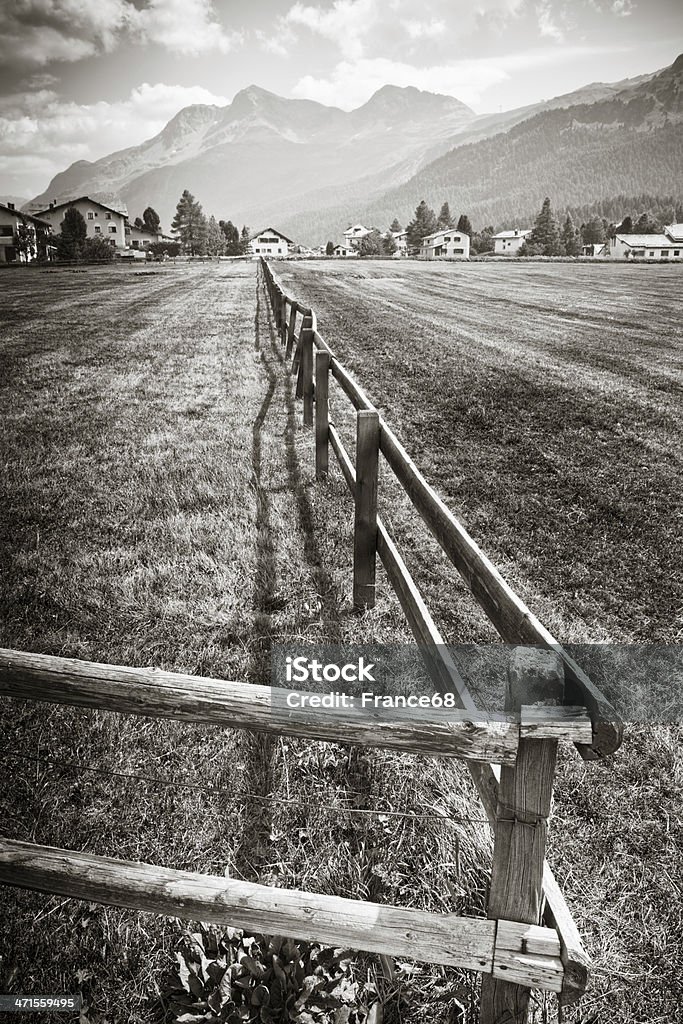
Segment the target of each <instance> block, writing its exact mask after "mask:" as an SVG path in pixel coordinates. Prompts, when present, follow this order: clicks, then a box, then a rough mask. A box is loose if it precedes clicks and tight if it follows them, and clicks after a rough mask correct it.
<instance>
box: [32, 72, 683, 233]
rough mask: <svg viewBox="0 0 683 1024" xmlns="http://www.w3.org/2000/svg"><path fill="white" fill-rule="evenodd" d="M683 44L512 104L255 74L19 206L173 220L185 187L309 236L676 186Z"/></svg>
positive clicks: (682, 145) (682, 161)
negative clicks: (336, 89) (639, 66)
mask: <svg viewBox="0 0 683 1024" xmlns="http://www.w3.org/2000/svg"><path fill="white" fill-rule="evenodd" d="M682 79H683V56H681V57H678V58H677V60H676V61H675V62H674V63H673V64H672V65H671V66H670V67H668V68H665V69H663V70H662V71H659V72H654V73H653V74H649V75H641V76H640V77H638V78H634V79H629V80H626V81H623V82H617V83H612V84H609V83H593V84H591V85H588V86H585V87H584V88H582V89H579V90H577V91H575V92H573V93H569V94H566V95H564V96H559V97H556V98H555V99H552V100H549V101H546V102H544V103H539V104H535V105H532V106H529V107H524V108H520V109H518V110H512V111H507V112H505V113H499V114H491V115H479V116H477V115H475V114H474V112H473V111H472V110H470V108H469V107H467V106H466V105H465V104H464V103H461V102H460V101H459V100H457V99H455V98H454V97H452V96H444V95H440V94H438V93H431V92H423V91H420V90H418V89H414V88H410V87H409V88H399V87H396V86H391V85H387V86H384V87H383V88H382V89H380V90H379V91H378V92H376V93H375V94H374V95H373V96H372V97H371V98H370V99H369V100H368V101H367V103H365V104H364V105H363V106H361V107H359V108H357V109H356V110H352V111H348V112H347V111H343V110H340V109H338V108H335V107H327V106H323V105H322V104H319V103H315V102H313V101H310V100H294V99H285V98H282V97H280V96H276V95H275V94H274V93H271V92H268V91H266V90H265V89H260V88H258V87H257V86H250V87H249V88H247V89H244V90H242V91H241V92H239V93H237V95H236V96H235V98H234V99H233V101H232V103H230V104H228V105H227V106H225V107H218V106H209V105H193V106H190V107H186V108H184V109H183V110H181V111H180V112H179V113H178V114H177V115H176V116H175V117H174V118H173V119H172V120H171V121H169V123H168V124H167V125H166V127H165V128H164V129H163V130H162V131H161V132H160V133H159V134H158V135H156V136H154V138H152V139H149V140H147V141H146V142H143V143H142V144H141V145H139V146H133V147H130V148H129V149H124V150H120V151H118V152H116V153H112V154H111V155H109V156H106V157H103V158H102V159H100V160H97V161H94V162H89V161H84V160H81V161H77V162H76V163H74V164H72V165H71V166H70V167H69V168H67V169H66V170H65V171H63V172H61V173H60V174H57V175H56V176H55V177H54V178H53V180H52V181H51V182H50V185H49V186H48V188H47V189H46V190H45V192H43V193H41V195H39V196H36V197H35V198H34V199H33V200H32V201H31V202H30V203H29V204H27V207H30V208H31V209H36V208H39V207H41V206H42V207H46V206H47V205H48V202H49V201H52V200H57V201H64V200H67V199H69V198H75V197H76V196H79V195H85V194H88V195H91V196H92V195H98V196H100V197H101V198H105V199H109V200H110V201H111V199H112V197H114V196H116V197H120V198H121V199H122V200H123V201H124V202H125V204H126V206H127V208H128V211H129V214H130V216H131V217H134V216H139V215H140V214H141V213H142V211H143V209H144V208H145V207H146V206H149V205H151V206H153V207H154V208H155V209H156V210H157V211H158V212H159V214H160V215H161V219H162V224H163V226H164V227H166V228H167V229H168V226H169V225H170V221H171V219H172V217H173V213H174V210H175V205H176V203H177V201H178V198H179V196H180V194H181V192H182V191H183V189H185V188H188V189H189V190H190V191H191V192H192V193H193V194H194V195H195V196H196V198H197V199H198V200H199V201H200V202H201V203H202V205H203V207H204V210H205V211H206V213H207V214H211V213H213V214H214V215H215V216H216V217H217V218H224V219H226V220H227V219H231V220H233V221H234V222H235V223H239V224H242V223H247V224H250V225H251V226H252V227H253V228H255V229H261V228H263V227H265V226H267V225H272V226H274V227H276V228H278V229H280V230H282V231H284V232H285V233H286V234H288V235H289V236H290V237H292V238H294V239H295V240H297V241H301V242H305V243H308V244H317V243H320V242H325V241H326V240H327V239H328V238H331V239H334V240H338V239H339V238H340V237H341V234H342V232H343V231H344V229H345V228H346V227H347V226H348V224H349V223H350V222H351V221H359V220H360V221H362V222H363V223H366V224H367V225H368V226H370V225H377V226H378V227H379V228H380V229H382V230H386V228H387V227H388V225H389V223H390V222H391V221H392V220H393V218H394V217H396V216H397V217H398V218H399V220H401V221H402V222H404V223H405V222H406V221H407V220H408V219H410V217H411V216H412V213H413V211H414V209H415V206H416V205H417V203H418V202H419V201H420V200H421V199H422V198H425V199H426V200H427V201H428V202H429V203H430V204H431V205H434V206H436V207H437V208H438V206H440V205H441V203H442V202H443V201H444V200H448V202H449V204H450V206H451V210H452V211H453V212H454V213H456V215H457V213H461V212H465V213H467V214H468V215H469V217H470V219H471V220H472V221H473V223H474V225H475V228H476V227H481V226H483V225H484V224H489V223H491V224H494V225H496V226H500V225H507V224H513V223H514V224H520V223H522V222H528V220H529V218H530V217H532V216H533V215H534V213H535V212H537V210H538V208H539V207H540V204H541V202H542V200H543V197H544V196H545V195H550V196H551V197H552V199H553V204H554V205H555V206H556V207H557V208H559V209H562V208H565V207H567V206H579V205H585V204H587V203H590V202H592V201H593V200H596V201H597V200H601V199H605V198H607V197H610V196H615V195H620V194H628V195H637V194H640V193H644V192H647V193H650V194H653V195H658V194H659V195H661V194H665V193H666V194H671V195H679V194H680V183H681V168H682V167H683V81H682Z"/></svg>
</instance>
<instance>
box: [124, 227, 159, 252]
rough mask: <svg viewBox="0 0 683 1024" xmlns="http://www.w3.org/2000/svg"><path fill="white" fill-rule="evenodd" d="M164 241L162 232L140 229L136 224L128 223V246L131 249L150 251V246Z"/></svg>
mask: <svg viewBox="0 0 683 1024" xmlns="http://www.w3.org/2000/svg"><path fill="white" fill-rule="evenodd" d="M163 240H164V236H163V235H162V233H161V231H150V229H149V228H139V227H136V226H135V224H128V223H126V244H127V246H128V247H129V248H130V249H149V247H150V245H154V244H155V243H156V242H162V241H163ZM169 241H170V239H169Z"/></svg>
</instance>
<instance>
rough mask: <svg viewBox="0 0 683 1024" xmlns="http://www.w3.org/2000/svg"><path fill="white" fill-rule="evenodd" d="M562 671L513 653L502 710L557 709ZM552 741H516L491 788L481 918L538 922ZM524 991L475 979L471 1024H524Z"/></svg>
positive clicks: (541, 655) (551, 657)
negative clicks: (488, 863) (488, 865)
mask: <svg viewBox="0 0 683 1024" xmlns="http://www.w3.org/2000/svg"><path fill="white" fill-rule="evenodd" d="M563 696H564V667H563V664H562V661H561V659H560V657H559V655H557V654H555V653H554V652H553V651H548V650H541V649H536V648H531V647H518V648H516V649H515V650H514V651H513V652H512V656H511V658H510V663H509V667H508V684H507V696H506V709H507V710H509V711H514V712H519V711H520V708H521V707H522V705H524V704H535V703H543V704H549V705H552V704H561V703H562V699H563ZM556 756H557V740H535V739H521V740H520V743H519V749H518V752H517V761H516V764H515V765H514V766H508V765H503V766H502V767H501V771H500V785H499V787H498V806H497V809H496V822H495V828H494V845H493V867H492V871H491V890H490V893H489V905H488V917H489V919H491V920H501V919H502V920H506V921H519V922H520V923H522V924H539V923H540V919H541V909H542V900H543V862H544V859H545V846H546V837H547V833H548V818H549V817H550V805H551V800H552V792H553V778H554V775H555V759H556ZM529 995H530V990H529V989H528V988H527V987H526V986H523V985H515V984H513V983H511V982H509V981H505V980H504V973H503V969H502V968H499V969H498V971H497V970H496V958H495V956H494V969H493V974H492V975H491V974H485V975H483V977H482V985H481V1001H480V1008H479V1024H502V1022H503V1021H505V1024H526V1021H527V1014H528V1007H529Z"/></svg>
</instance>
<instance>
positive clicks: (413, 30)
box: [402, 18, 446, 39]
mask: <svg viewBox="0 0 683 1024" xmlns="http://www.w3.org/2000/svg"><path fill="white" fill-rule="evenodd" d="M402 25H403V27H404V29H405V30H406V32H407V33H408V35H409V36H410V38H411V39H438V37H439V36H441V35H443V33H444V32H445V31H446V22H445V21H442V20H441V19H440V18H432V19H431V21H404V22H402Z"/></svg>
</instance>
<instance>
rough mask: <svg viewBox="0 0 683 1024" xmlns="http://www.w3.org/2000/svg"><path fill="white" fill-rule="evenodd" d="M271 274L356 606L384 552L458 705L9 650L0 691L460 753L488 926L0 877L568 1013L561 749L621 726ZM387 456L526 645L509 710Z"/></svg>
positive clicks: (47, 868) (447, 547) (46, 856)
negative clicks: (344, 528) (436, 587)
mask: <svg viewBox="0 0 683 1024" xmlns="http://www.w3.org/2000/svg"><path fill="white" fill-rule="evenodd" d="M260 274H261V276H262V280H263V282H264V285H265V287H266V290H267V293H268V295H269V298H270V303H271V306H272V310H273V313H274V317H275V323H276V326H277V329H278V331H279V333H280V337H281V341H282V344H283V346H284V350H285V356H286V359H287V360H290V359H291V367H292V370H293V372H295V373H296V374H297V395H298V396H299V397H300V398H302V399H303V418H304V423H305V424H307V425H309V426H312V425H313V422H314V418H315V466H316V474H317V476H318V477H319V478H324V477H325V475H326V474H327V472H328V468H329V449H330V447H331V448H332V450H333V453H334V455H335V456H336V458H337V460H338V461H339V465H340V467H341V471H342V473H343V476H344V478H345V480H346V483H347V485H348V487H349V489H350V491H351V493H352V495H353V497H354V503H355V504H354V507H355V515H354V563H353V564H354V588H353V593H354V602H355V604H356V605H357V606H358V607H359V608H365V607H369V606H372V604H373V603H374V600H375V587H376V582H375V565H376V556H377V555H379V557H380V559H381V560H382V562H383V564H384V567H385V569H386V573H387V576H388V579H389V581H390V583H391V585H392V587H393V589H394V591H395V592H396V595H397V597H398V599H399V601H400V603H401V606H402V608H403V610H404V612H405V615H406V618H407V620H408V623H409V625H410V627H411V630H412V632H413V634H414V636H415V639H416V641H417V642H418V644H419V646H420V649H421V650H422V651H423V652H424V656H425V663H426V665H427V667H428V670H429V672H430V675H431V676H432V678H433V680H434V682H435V684H436V685H437V687H438V688H439V689H440V690H441V691H442V692H451V693H454V694H455V695H456V699H457V701H458V702H459V704H460V705H461V709H462V710H461V711H454V710H448V711H444V712H443V713H442V714H439V715H435V714H434V712H433V711H430V712H429V713H427V712H426V711H425V712H424V713H421V712H419V711H410V712H406V713H405V714H403V715H401V714H400V713H397V712H396V710H392V712H391V713H390V714H389V713H385V712H383V711H382V710H381V709H373V711H372V712H368V711H360V710H358V711H356V710H355V709H353V708H347V709H336V710H334V711H330V710H326V711H324V712H321V711H317V710H316V709H314V708H309V707H306V708H305V709H304V710H298V709H288V708H287V707H286V701H285V700H284V696H285V694H286V692H287V691H282V692H279V691H278V689H277V688H275V687H270V686H251V685H248V684H244V683H239V682H228V681H223V680H216V679H205V678H199V677H194V676H186V675H180V674H177V673H170V672H161V671H158V670H155V669H139V668H127V667H120V666H112V665H101V664H95V663H92V662H82V661H76V660H73V659H66V658H56V657H50V656H46V655H36V654H29V653H26V652H22V651H11V650H0V694H2V695H5V696H10V697H14V698H21V699H29V700H36V701H46V702H51V703H58V704H67V705H75V706H80V707H91V708H101V709H107V710H111V711H117V712H121V713H126V714H134V715H144V716H148V717H156V718H173V719H177V720H180V721H187V722H200V723H209V724H215V725H220V726H223V727H225V726H228V727H231V728H237V729H251V730H255V731H259V732H267V733H276V734H286V735H293V736H298V737H303V738H308V739H315V740H323V741H334V742H347V743H353V744H360V745H365V746H374V747H383V748H384V747H387V748H393V749H398V750H403V751H407V752H415V753H421V754H428V755H432V756H440V757H455V758H459V759H462V760H463V761H464V762H465V763H466V764H467V765H468V768H469V771H470V773H471V776H472V778H473V780H474V783H475V785H476V787H477V789H478V791H479V794H480V796H481V799H482V802H483V804H484V807H485V809H486V812H487V814H488V817H489V820H490V821H491V824H492V827H493V830H494V854H493V867H492V878H491V889H490V896H489V906H488V919H487V920H484V919H479V918H468V917H461V916H458V915H455V914H433V913H427V912H423V911H418V910H414V909H404V908H400V907H390V906H382V905H378V904H372V903H367V902H363V901H359V900H349V899H344V898H341V897H334V896H323V895H319V894H315V893H307V892H299V891H288V890H284V889H278V888H275V887H271V886H262V885H255V884H251V883H247V882H241V881H232V880H230V879H226V878H224V877H214V876H210V875H199V874H193V873H189V872H183V871H175V870H172V869H168V868H159V867H155V866H154V865H149V864H140V863H130V862H125V861H120V860H116V859H112V858H108V857H100V856H95V855H92V854H83V853H78V852H76V851H71V850H61V849H54V848H51V847H46V846H39V845H35V844H30V843H23V842H18V841H16V840H10V839H0V883H4V884H7V885H15V886H20V887H24V888H28V889H37V890H40V891H42V892H48V893H55V894H60V895H64V896H70V897H76V898H80V899H84V900H92V901H98V902H101V903H106V904H111V905H115V906H121V907H130V908H133V909H138V910H148V911H152V912H154V913H159V914H165V915H170V916H175V917H184V918H187V919H190V920H202V921H212V922H215V923H218V924H221V925H232V926H235V927H241V928H245V929H250V930H255V931H262V932H266V933H278V934H285V935H289V936H291V937H293V938H300V939H306V940H308V941H318V942H323V943H330V944H335V945H340V944H342V945H350V946H353V947H355V948H358V949H363V950H369V951H371V952H377V953H382V954H388V955H392V954H393V955H400V956H410V957H414V956H415V955H416V953H418V954H419V955H420V956H421V957H422V958H424V959H429V960H431V961H433V962H435V963H440V964H448V965H451V966H455V967H460V968H465V969H468V970H474V971H479V972H481V974H482V995H481V1007H480V1021H481V1024H501V1022H502V1021H505V1022H506V1024H517V1022H522V1021H525V1020H526V1019H527V1013H528V1002H529V994H530V990H531V989H532V988H537V989H541V990H545V991H549V992H555V993H557V994H558V997H559V999H560V1001H561V1003H562V1004H563V1005H567V1004H569V1003H571V1002H574V1001H576V1000H577V999H579V998H580V997H581V995H582V994H583V992H584V991H585V988H586V984H587V980H588V968H589V961H588V957H587V955H586V953H585V951H584V949H583V947H582V944H581V939H580V936H579V933H578V930H577V928H576V925H575V923H574V921H573V919H572V916H571V913H570V912H569V910H568V908H567V905H566V902H565V900H564V897H563V895H562V892H561V890H560V888H559V886H558V884H557V882H556V881H555V878H554V876H553V874H552V871H551V870H550V868H549V866H548V864H547V862H546V861H545V845H546V833H547V827H548V818H549V816H550V804H551V797H552V787H553V777H554V769H555V758H556V752H557V745H558V742H559V741H560V740H564V741H569V742H573V743H575V744H576V746H577V748H578V750H579V752H580V753H581V755H582V756H583V757H584V758H585V759H587V760H591V759H594V758H598V757H604V756H605V755H607V754H610V753H612V752H613V751H615V750H616V749H617V748H618V746H619V744H620V742H621V738H622V727H621V723H620V722H619V719H618V717H617V715H616V713H615V712H614V710H613V709H612V707H611V706H610V704H609V703H608V702H607V701H606V699H605V698H604V696H603V695H602V694H601V693H600V691H599V690H598V689H597V688H596V687H595V686H594V685H593V683H592V682H591V681H590V679H588V677H587V676H586V675H585V674H584V673H583V672H582V670H581V668H580V667H579V666H578V665H577V664H576V663H575V662H574V661H573V660H572V659H571V658H570V657H569V656H568V654H567V653H566V652H565V651H564V650H563V649H562V648H561V647H560V645H559V644H557V643H556V641H555V640H554V639H553V637H552V636H551V635H550V633H549V632H548V631H547V630H546V629H545V627H543V626H542V625H541V624H540V622H538V620H537V619H536V618H535V617H534V616H533V615H532V614H531V612H530V611H529V610H528V609H527V608H526V606H525V605H524V604H523V603H522V602H521V601H520V600H519V598H518V597H517V596H516V595H515V594H514V592H513V591H512V590H511V589H510V587H509V586H508V585H507V584H506V583H505V581H504V580H503V579H502V577H501V576H500V574H499V573H498V572H497V570H496V569H495V567H494V566H493V565H492V564H491V562H489V560H488V559H487V558H486V557H485V556H484V555H483V554H482V552H481V551H480V550H479V548H478V547H477V546H476V545H475V544H474V542H473V541H472V539H471V538H470V537H469V536H468V534H467V533H466V531H465V530H464V529H463V527H462V525H461V524H460V523H459V522H458V521H457V519H456V518H455V517H454V516H453V514H452V513H451V512H450V511H449V509H448V508H447V507H446V506H445V505H444V504H443V502H442V501H441V500H440V499H439V497H438V496H437V495H436V493H435V492H434V490H433V489H432V488H431V487H430V485H429V484H428V483H427V482H426V480H425V479H424V477H423V476H422V475H421V474H420V472H419V470H418V469H417V468H416V467H415V465H414V464H413V462H412V461H411V460H410V458H409V456H408V455H407V453H406V452H405V450H404V448H403V447H402V445H401V444H400V442H399V441H398V439H397V438H396V436H395V435H394V434H393V432H392V431H391V430H390V429H389V427H388V426H387V425H386V423H385V422H384V421H383V419H382V418H381V417H380V416H379V414H378V412H377V410H376V409H375V408H374V407H373V406H372V404H371V403H370V402H369V400H368V399H367V397H366V396H365V395H364V393H363V392H362V390H361V389H360V388H359V387H358V385H357V384H356V382H355V381H354V380H353V378H352V377H351V376H350V375H349V373H348V372H347V371H346V370H345V368H344V367H343V366H342V364H341V363H340V362H339V360H338V359H337V358H336V357H335V356H334V354H333V352H332V351H331V350H330V348H329V347H328V346H327V345H326V344H325V342H324V341H323V339H322V337H321V336H320V334H319V332H318V330H317V325H316V318H315V314H314V313H313V311H312V310H310V309H307V308H304V307H302V306H301V305H300V304H299V303H297V302H296V301H295V300H294V299H292V298H291V297H290V296H288V295H286V294H285V293H284V291H283V290H282V288H281V287H280V285H279V284H278V283H277V281H276V280H275V278H274V276H273V274H272V271H271V268H270V266H269V265H268V264H267V263H266V262H265V261H264V260H261V263H260ZM330 376H331V377H333V378H334V380H336V381H337V383H338V384H339V386H340V388H341V390H342V391H343V392H344V394H345V395H346V396H347V397H348V398H349V399H350V400H351V402H352V403H353V405H354V407H355V409H356V424H357V446H356V464H355V466H354V465H353V463H352V461H351V459H350V457H349V455H348V453H347V451H346V449H345V447H344V445H343V443H342V440H341V437H340V434H339V432H338V430H337V429H336V427H335V425H334V423H332V422H331V421H330V419H329V404H328V389H329V379H330ZM380 455H382V456H383V457H384V458H385V460H386V461H387V463H388V465H389V466H390V467H391V469H392V470H393V472H394V474H395V476H396V478H397V479H398V481H399V482H400V484H401V485H402V487H403V489H404V490H405V492H406V494H408V496H409V497H410V499H411V501H412V502H413V504H414V506H415V508H416V509H417V510H418V511H419V512H420V514H421V516H422V518H423V519H424V521H425V523H426V524H427V526H428V527H429V529H430V530H431V532H432V533H433V534H434V536H435V537H436V538H437V540H438V541H439V543H440V544H441V546H442V548H443V550H444V551H445V552H446V554H447V555H448V557H449V558H450V559H451V561H452V562H453V564H454V565H455V566H456V567H457V569H458V570H459V571H460V573H461V574H462V576H463V578H464V579H465V581H466V582H467V584H468V586H469V588H470V590H471V592H472V594H473V595H474V597H475V598H476V600H477V601H478V602H479V604H480V605H481V607H482V608H483V609H484V611H485V612H486V614H487V615H488V617H489V619H490V620H491V622H492V623H493V624H494V625H495V627H496V628H497V630H498V631H499V633H500V634H501V636H502V637H503V639H504V640H506V641H508V642H509V643H512V644H514V645H520V646H518V647H516V649H515V650H514V651H513V653H512V656H511V658H510V662H509V667H508V686H507V701H506V712H505V713H504V714H500V715H494V716H491V715H486V714H485V713H483V712H482V711H479V710H478V709H477V706H476V703H475V701H474V699H473V698H472V696H471V694H470V692H469V690H468V688H467V685H466V683H465V681H464V680H463V679H462V677H461V675H460V673H459V671H458V669H457V666H456V664H455V662H454V661H453V659H452V658H451V657H450V655H449V654H448V651H447V648H446V647H445V645H444V643H443V639H442V637H441V635H440V633H439V631H438V629H437V627H436V625H435V623H434V621H433V619H432V617H431V615H430V613H429V611H428V609H427V607H426V604H425V602H424V600H423V598H422V596H421V594H420V592H419V590H418V588H417V586H416V585H415V582H414V581H413V579H412V578H411V576H410V573H409V572H408V570H407V568H406V565H405V563H404V561H403V558H402V557H401V554H400V552H399V551H398V549H397V547H396V545H395V543H394V541H393V540H392V538H391V537H390V535H389V533H388V532H387V530H386V528H385V526H384V524H383V523H382V521H381V519H380V517H379V516H378V515H377V506H378V494H377V491H378V465H379V458H380Z"/></svg>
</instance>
